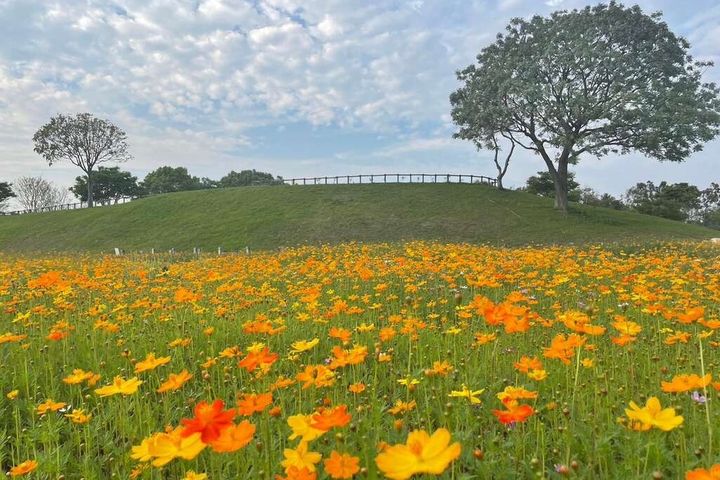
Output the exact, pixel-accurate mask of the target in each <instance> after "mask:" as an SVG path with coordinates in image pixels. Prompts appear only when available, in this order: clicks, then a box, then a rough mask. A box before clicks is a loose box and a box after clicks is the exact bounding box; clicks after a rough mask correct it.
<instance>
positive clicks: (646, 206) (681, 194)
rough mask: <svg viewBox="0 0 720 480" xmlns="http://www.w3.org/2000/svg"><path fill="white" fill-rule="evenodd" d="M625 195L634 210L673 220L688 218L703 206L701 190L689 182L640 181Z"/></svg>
mask: <svg viewBox="0 0 720 480" xmlns="http://www.w3.org/2000/svg"><path fill="white" fill-rule="evenodd" d="M625 197H626V203H627V204H628V206H629V207H630V208H632V209H633V210H636V211H638V212H640V213H645V214H647V215H654V216H656V217H664V218H669V219H671V220H681V221H684V220H687V219H688V218H689V217H690V216H691V214H692V213H693V212H694V211H696V210H698V209H699V208H700V206H701V202H700V197H701V194H700V190H699V189H698V188H697V187H696V186H695V185H689V184H687V183H672V184H670V183H667V182H660V184H659V185H655V184H654V183H653V182H645V183H638V184H637V185H635V186H634V187H632V188H630V189H629V190H628V191H627V193H626V194H625Z"/></svg>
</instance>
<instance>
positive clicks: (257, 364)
mask: <svg viewBox="0 0 720 480" xmlns="http://www.w3.org/2000/svg"><path fill="white" fill-rule="evenodd" d="M278 358H280V355H278V354H277V353H272V352H270V349H269V348H267V347H265V348H263V349H262V350H260V351H259V352H248V354H247V355H246V356H245V358H243V359H242V360H240V362H238V366H239V367H240V368H244V369H245V370H247V371H248V372H251V373H252V372H254V371H255V370H257V369H258V368H260V369H261V370H263V371H267V370H269V369H270V366H272V364H273V363H275V362H276V361H277V359H278Z"/></svg>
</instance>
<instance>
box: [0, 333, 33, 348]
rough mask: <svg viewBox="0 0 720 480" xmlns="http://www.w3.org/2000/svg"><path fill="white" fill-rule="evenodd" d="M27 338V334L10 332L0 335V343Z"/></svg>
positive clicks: (20, 340) (15, 341) (16, 341)
mask: <svg viewBox="0 0 720 480" xmlns="http://www.w3.org/2000/svg"><path fill="white" fill-rule="evenodd" d="M26 338H27V335H15V334H12V333H10V332H7V333H3V334H2V335H0V345H2V344H3V343H18V342H22V341H23V340H25V339H26Z"/></svg>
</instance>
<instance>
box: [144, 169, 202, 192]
mask: <svg viewBox="0 0 720 480" xmlns="http://www.w3.org/2000/svg"><path fill="white" fill-rule="evenodd" d="M142 188H143V190H144V191H145V192H146V193H147V194H149V195H153V194H157V193H170V192H182V191H184V190H199V189H201V188H202V184H201V181H200V179H199V178H198V177H194V176H192V175H190V174H189V173H188V170H187V168H185V167H170V166H164V167H160V168H157V169H155V170H153V171H152V172H150V173H148V174H147V175H146V176H145V178H144V179H143V181H142Z"/></svg>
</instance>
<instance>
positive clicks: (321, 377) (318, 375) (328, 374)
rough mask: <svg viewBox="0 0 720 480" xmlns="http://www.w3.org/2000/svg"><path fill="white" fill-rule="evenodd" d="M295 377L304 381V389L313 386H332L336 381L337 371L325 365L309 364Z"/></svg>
mask: <svg viewBox="0 0 720 480" xmlns="http://www.w3.org/2000/svg"><path fill="white" fill-rule="evenodd" d="M295 378H297V380H298V381H299V382H303V386H302V388H303V389H306V388H310V387H312V386H315V387H318V388H320V387H331V386H332V385H333V384H334V383H335V373H334V372H333V371H332V370H330V369H329V368H327V367H326V366H325V365H308V366H307V367H305V370H303V371H302V372H300V373H298V374H297V375H296V377H295Z"/></svg>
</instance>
